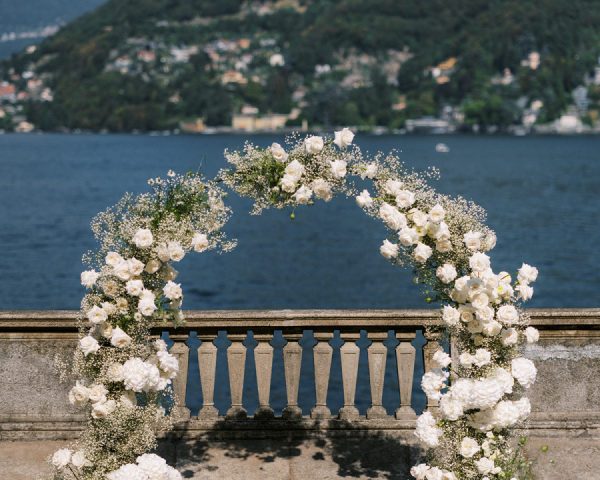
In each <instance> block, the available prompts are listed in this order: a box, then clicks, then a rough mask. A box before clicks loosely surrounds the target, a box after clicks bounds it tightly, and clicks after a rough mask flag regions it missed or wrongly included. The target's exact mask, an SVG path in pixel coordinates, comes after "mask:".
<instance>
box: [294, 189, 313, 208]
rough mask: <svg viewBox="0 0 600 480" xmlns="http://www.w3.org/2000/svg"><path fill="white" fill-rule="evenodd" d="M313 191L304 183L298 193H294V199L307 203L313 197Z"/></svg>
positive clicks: (301, 203)
mask: <svg viewBox="0 0 600 480" xmlns="http://www.w3.org/2000/svg"><path fill="white" fill-rule="evenodd" d="M312 194H313V191H312V190H311V189H310V188H308V187H307V186H306V185H302V186H301V187H300V188H299V189H298V190H296V193H294V199H295V200H296V202H297V203H299V204H300V205H306V204H307V203H309V202H310V198H311V197H312Z"/></svg>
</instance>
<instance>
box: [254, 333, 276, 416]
mask: <svg viewBox="0 0 600 480" xmlns="http://www.w3.org/2000/svg"><path fill="white" fill-rule="evenodd" d="M272 338H273V335H272V334H255V335H254V339H255V340H256V341H257V342H258V345H257V346H256V348H255V349H254V365H255V368H256V385H257V386H258V409H257V410H256V413H255V414H254V416H255V417H260V418H270V417H273V416H274V413H273V409H272V408H271V405H270V403H269V397H270V393H271V373H272V371H273V347H272V346H271V344H270V343H269V342H270V341H271V339H272Z"/></svg>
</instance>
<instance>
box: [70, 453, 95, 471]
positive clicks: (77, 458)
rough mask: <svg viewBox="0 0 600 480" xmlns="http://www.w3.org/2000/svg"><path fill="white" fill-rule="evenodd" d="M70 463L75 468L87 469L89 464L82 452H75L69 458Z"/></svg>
mask: <svg viewBox="0 0 600 480" xmlns="http://www.w3.org/2000/svg"><path fill="white" fill-rule="evenodd" d="M71 463H72V464H73V465H74V466H75V467H77V468H83V467H89V466H90V465H91V462H90V461H89V460H88V459H87V458H85V452H84V451H83V450H77V451H76V452H75V453H74V454H73V456H72V457H71Z"/></svg>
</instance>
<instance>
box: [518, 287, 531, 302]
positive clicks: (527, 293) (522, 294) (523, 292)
mask: <svg viewBox="0 0 600 480" xmlns="http://www.w3.org/2000/svg"><path fill="white" fill-rule="evenodd" d="M515 290H516V291H517V293H518V294H519V298H520V299H521V300H523V301H524V302H526V301H527V300H531V297H533V287H532V286H530V285H527V284H526V283H519V284H518V285H517V286H516V287H515Z"/></svg>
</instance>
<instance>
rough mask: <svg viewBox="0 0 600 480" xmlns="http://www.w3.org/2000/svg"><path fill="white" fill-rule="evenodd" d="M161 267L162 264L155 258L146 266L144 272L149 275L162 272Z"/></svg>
mask: <svg viewBox="0 0 600 480" xmlns="http://www.w3.org/2000/svg"><path fill="white" fill-rule="evenodd" d="M160 265H161V264H160V262H159V261H158V260H156V259H154V258H153V259H151V260H148V263H147V264H146V267H145V268H144V270H145V271H146V272H147V273H150V274H153V273H156V272H158V271H159V270H160Z"/></svg>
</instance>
